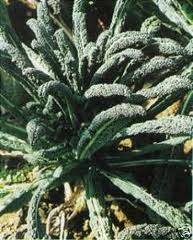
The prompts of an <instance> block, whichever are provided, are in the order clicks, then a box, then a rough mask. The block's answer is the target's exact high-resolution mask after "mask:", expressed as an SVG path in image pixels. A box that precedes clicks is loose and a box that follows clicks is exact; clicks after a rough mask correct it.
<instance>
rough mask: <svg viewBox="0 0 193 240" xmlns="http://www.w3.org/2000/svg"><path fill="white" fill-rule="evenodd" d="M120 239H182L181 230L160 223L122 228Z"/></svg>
mask: <svg viewBox="0 0 193 240" xmlns="http://www.w3.org/2000/svg"><path fill="white" fill-rule="evenodd" d="M117 238H118V239H119V240H130V239H144V240H145V239H159V240H162V239H164V240H176V239H181V237H180V234H179V232H178V231H177V230H176V229H175V228H172V227H169V226H163V225H159V224H146V223H145V224H141V225H136V226H133V227H128V228H125V229H124V230H122V231H121V232H120V233H119V234H118V237H117Z"/></svg>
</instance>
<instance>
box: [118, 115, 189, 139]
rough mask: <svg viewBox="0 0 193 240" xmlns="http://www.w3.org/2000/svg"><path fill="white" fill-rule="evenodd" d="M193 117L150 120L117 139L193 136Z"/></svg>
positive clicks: (136, 125) (127, 130) (129, 129)
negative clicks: (146, 136) (192, 134)
mask: <svg viewBox="0 0 193 240" xmlns="http://www.w3.org/2000/svg"><path fill="white" fill-rule="evenodd" d="M192 123H193V119H192V117H188V116H183V115H177V116H173V117H163V118H160V119H157V120H149V121H146V122H143V123H137V124H133V125H132V126H131V127H129V128H125V129H123V130H122V131H121V132H119V133H118V134H117V135H116V136H115V139H118V138H124V137H128V136H135V135H138V134H144V133H146V134H167V135H174V136H175V135H180V134H185V135H191V131H192Z"/></svg>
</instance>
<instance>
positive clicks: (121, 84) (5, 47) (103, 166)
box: [0, 0, 193, 239]
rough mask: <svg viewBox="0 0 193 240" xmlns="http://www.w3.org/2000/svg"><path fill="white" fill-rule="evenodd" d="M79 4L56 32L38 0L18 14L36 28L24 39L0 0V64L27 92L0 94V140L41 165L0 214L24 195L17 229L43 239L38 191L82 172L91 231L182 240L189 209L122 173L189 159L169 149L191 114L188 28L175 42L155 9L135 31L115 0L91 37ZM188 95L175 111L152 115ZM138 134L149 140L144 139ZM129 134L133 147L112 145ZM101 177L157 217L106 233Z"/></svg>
mask: <svg viewBox="0 0 193 240" xmlns="http://www.w3.org/2000/svg"><path fill="white" fill-rule="evenodd" d="M154 2H156V1H154ZM88 5H89V1H86V0H74V6H73V13H72V20H73V34H72V35H69V34H67V33H66V31H65V30H64V29H63V28H60V29H57V30H55V26H54V24H53V22H52V18H50V15H49V11H48V7H47V3H46V1H45V0H43V1H42V2H41V3H39V4H38V8H37V19H30V20H29V21H28V22H27V24H28V25H29V27H30V28H31V29H32V31H33V32H34V34H35V39H34V40H33V41H32V43H31V47H29V46H26V45H25V44H24V43H21V41H20V40H19V39H18V37H17V35H16V33H15V32H14V30H13V29H12V28H11V24H10V21H9V18H8V15H7V11H6V7H5V6H4V3H3V0H0V14H1V15H0V60H1V61H0V67H1V69H2V70H3V71H5V72H6V73H8V74H9V75H10V76H11V77H13V78H14V79H15V80H16V81H18V83H19V84H21V85H22V87H23V88H24V89H25V91H26V92H27V93H28V95H29V98H28V99H29V101H28V102H27V103H26V104H25V105H24V106H23V107H22V108H20V109H18V108H17V107H16V106H15V105H14V103H13V102H10V101H9V99H7V98H6V97H5V96H4V94H3V92H1V94H0V98H1V104H2V106H3V108H5V109H6V110H7V111H8V112H10V114H11V116H12V118H14V122H15V124H13V122H11V120H10V119H9V118H7V117H6V116H7V115H5V116H2V117H1V120H0V121H1V132H0V146H1V149H5V150H8V151H11V152H12V153H18V152H19V153H20V154H21V155H22V158H23V160H24V161H25V162H27V163H28V164H29V165H33V166H40V167H41V169H42V170H41V173H40V174H39V176H38V177H37V179H36V180H34V181H33V182H32V183H30V184H27V185H25V186H24V187H22V188H21V189H18V191H16V192H13V193H10V194H8V195H7V196H5V197H4V198H3V199H2V200H1V203H0V213H1V214H3V213H5V212H11V211H16V210H17V209H19V208H21V207H22V206H23V205H24V204H26V203H29V208H28V216H27V234H26V236H27V237H28V238H29V239H43V238H44V239H47V238H49V236H48V235H46V233H45V229H44V225H43V224H42V223H41V219H40V216H39V212H38V206H39V203H40V201H41V198H42V197H43V195H44V193H45V192H47V191H49V190H51V189H54V188H56V187H57V186H60V185H61V184H63V183H64V182H67V181H68V182H73V181H74V180H75V179H80V178H81V179H83V182H84V186H85V190H86V203H87V206H88V210H89V215H90V227H91V229H92V231H93V234H94V236H95V237H96V239H114V238H115V237H116V238H117V239H144V238H145V239H183V238H184V236H183V234H180V230H179V229H182V228H183V227H184V228H185V227H186V228H189V227H190V226H191V219H190V216H189V215H188V213H185V212H184V211H182V210H180V209H179V208H176V207H173V206H171V205H170V204H168V203H167V202H165V201H163V200H160V199H158V198H156V196H152V195H151V194H150V193H148V192H147V191H146V190H145V189H144V188H143V187H142V186H140V185H139V184H138V183H137V181H135V180H134V178H133V177H131V174H130V173H132V167H135V166H147V165H164V164H166V165H170V164H171V165H174V166H176V165H182V166H187V167H188V165H190V160H188V159H187V160H186V159H176V158H174V157H173V156H172V155H171V150H172V149H174V147H175V146H177V145H181V144H183V143H184V142H185V141H186V140H188V139H190V137H191V131H192V123H193V118H192V117H191V116H190V115H188V111H187V106H188V105H189V102H190V99H191V95H192V92H191V91H192V90H191V89H192V79H191V77H192V60H193V41H192V40H191V39H190V36H189V35H188V34H187V36H186V37H184V38H183V41H181V39H180V36H181V35H180V34H179V33H175V34H174V31H173V30H172V29H171V28H170V27H168V25H165V24H164V23H162V22H161V21H160V20H159V19H158V18H156V17H154V16H153V17H150V18H148V19H146V20H145V22H143V23H142V26H141V29H140V30H135V31H134V30H132V31H124V23H125V20H126V16H127V9H128V7H129V5H130V1H128V0H117V2H116V5H115V9H114V13H113V16H112V21H111V24H110V26H109V28H108V29H107V30H105V31H103V32H102V33H101V34H100V35H99V36H98V38H97V39H96V41H95V42H92V41H90V40H89V34H88V30H87V9H88ZM184 39H185V40H184ZM188 94H189V95H188ZM187 95H188V97H187V98H186V101H185V104H184V108H183V109H182V110H183V111H179V112H178V114H177V115H176V116H167V117H161V118H158V117H157V116H158V114H159V113H161V112H163V111H164V110H165V109H167V108H168V107H169V106H170V105H171V104H173V103H175V102H176V101H177V100H179V99H183V98H184V97H185V96H187ZM8 116H9V115H8ZM16 123H17V124H16ZM144 136H151V137H152V141H151V140H149V141H143V139H144ZM128 138H132V139H135V141H136V142H138V143H139V144H138V145H136V148H134V149H130V150H126V151H123V152H120V151H119V150H117V147H118V145H119V143H120V142H121V141H122V140H124V139H128ZM150 139H151V138H150ZM158 152H159V154H157V153H158ZM104 179H106V181H107V180H109V184H110V183H111V184H112V185H113V186H115V189H116V187H117V188H119V189H121V190H122V191H123V192H124V193H126V194H129V195H131V196H132V197H134V198H136V199H138V200H139V201H140V202H142V203H143V204H145V205H146V206H147V208H150V209H151V210H152V211H153V212H154V213H155V214H157V215H159V216H160V217H161V218H162V219H165V223H164V224H162V223H157V224H156V223H155V222H153V224H148V223H144V224H142V225H136V226H134V227H132V228H128V229H125V230H123V232H120V234H119V235H118V236H115V235H114V234H115V233H114V231H113V227H112V223H111V219H110V217H109V216H108V214H106V212H107V211H106V210H107V209H106V207H105V199H104V193H103V190H104V189H102V186H103V181H104ZM166 223H167V224H166Z"/></svg>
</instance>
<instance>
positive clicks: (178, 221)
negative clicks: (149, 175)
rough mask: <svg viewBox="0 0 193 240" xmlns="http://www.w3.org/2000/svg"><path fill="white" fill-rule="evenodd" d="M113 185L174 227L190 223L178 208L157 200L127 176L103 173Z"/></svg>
mask: <svg viewBox="0 0 193 240" xmlns="http://www.w3.org/2000/svg"><path fill="white" fill-rule="evenodd" d="M103 174H104V175H105V176H106V177H107V178H108V179H109V180H110V181H111V182H112V183H113V184H114V185H115V186H117V187H118V188H120V189H121V190H122V191H123V192H125V193H127V194H130V195H132V196H133V197H134V198H136V199H139V200H140V201H141V202H143V203H144V204H145V205H146V206H147V207H149V208H151V209H152V210H153V211H154V212H156V213H157V214H158V215H160V216H161V217H162V218H164V219H165V220H167V221H168V223H170V224H171V226H173V227H174V228H181V227H182V226H184V225H187V224H189V225H190V223H191V220H190V219H189V218H188V217H187V216H186V215H185V214H184V213H182V212H181V211H180V210H178V209H177V208H174V207H172V206H170V205H169V204H168V203H166V202H164V201H161V200H157V199H156V198H154V197H153V196H152V195H151V194H149V193H147V192H146V191H145V190H144V189H143V188H142V187H139V186H138V185H137V184H134V183H133V182H132V181H131V180H130V179H129V178H128V177H126V176H120V175H113V174H110V173H106V172H105V173H103Z"/></svg>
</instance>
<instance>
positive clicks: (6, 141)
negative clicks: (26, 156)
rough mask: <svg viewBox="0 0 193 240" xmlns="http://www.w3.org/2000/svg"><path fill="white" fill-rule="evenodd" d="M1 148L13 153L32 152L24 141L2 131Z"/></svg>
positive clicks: (0, 134)
mask: <svg viewBox="0 0 193 240" xmlns="http://www.w3.org/2000/svg"><path fill="white" fill-rule="evenodd" d="M0 148H1V149H6V150H13V151H21V152H30V151H31V148H30V146H29V145H28V144H27V143H26V142H24V141H23V140H21V139H19V138H17V137H15V136H13V135H11V134H8V133H4V132H2V131H0Z"/></svg>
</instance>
